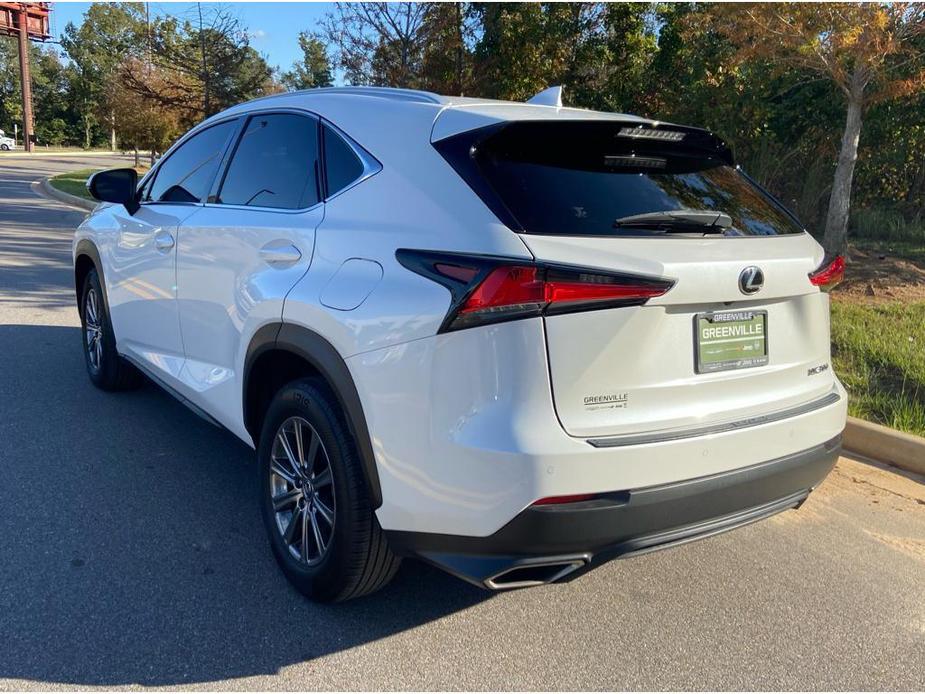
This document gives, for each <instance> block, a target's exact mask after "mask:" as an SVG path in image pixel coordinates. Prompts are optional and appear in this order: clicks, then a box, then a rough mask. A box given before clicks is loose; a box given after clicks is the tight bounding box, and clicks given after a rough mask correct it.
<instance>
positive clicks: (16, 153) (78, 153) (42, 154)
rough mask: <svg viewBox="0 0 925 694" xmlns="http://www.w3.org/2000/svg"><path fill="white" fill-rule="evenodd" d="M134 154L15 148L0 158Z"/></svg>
mask: <svg viewBox="0 0 925 694" xmlns="http://www.w3.org/2000/svg"><path fill="white" fill-rule="evenodd" d="M115 155H118V156H134V155H126V154H124V153H123V152H113V151H108V150H100V151H92V152H83V151H75V152H24V151H23V150H21V149H20V150H15V149H14V150H13V151H12V152H3V153H2V154H0V159H32V158H35V157H39V158H41V157H112V156H115Z"/></svg>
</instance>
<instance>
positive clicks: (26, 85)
mask: <svg viewBox="0 0 925 694" xmlns="http://www.w3.org/2000/svg"><path fill="white" fill-rule="evenodd" d="M50 5H51V3H48V2H0V36H4V35H5V36H16V37H18V38H19V73H20V76H21V77H22V116H23V119H22V120H23V123H22V125H23V128H22V130H23V143H24V144H25V149H26V151H27V152H31V151H32V144H33V143H32V140H33V137H32V126H33V124H32V78H31V75H30V74H29V40H30V39H32V40H34V41H45V40H46V39H50V38H51V30H50V27H49V22H48V15H49V14H50V13H51V7H50Z"/></svg>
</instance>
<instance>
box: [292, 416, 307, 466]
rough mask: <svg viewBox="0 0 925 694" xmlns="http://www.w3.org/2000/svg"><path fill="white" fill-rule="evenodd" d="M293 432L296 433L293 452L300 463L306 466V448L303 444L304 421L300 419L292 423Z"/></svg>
mask: <svg viewBox="0 0 925 694" xmlns="http://www.w3.org/2000/svg"><path fill="white" fill-rule="evenodd" d="M292 433H293V434H294V435H295V450H294V451H292V452H293V453H294V454H295V459H296V460H297V461H298V463H299V465H300V466H302V467H304V466H305V463H306V460H305V448H304V447H303V446H302V423H301V422H300V421H299V420H298V419H297V420H295V421H294V422H293V423H292Z"/></svg>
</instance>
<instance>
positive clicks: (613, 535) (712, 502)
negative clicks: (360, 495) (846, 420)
mask: <svg viewBox="0 0 925 694" xmlns="http://www.w3.org/2000/svg"><path fill="white" fill-rule="evenodd" d="M840 451H841V436H837V437H835V438H833V439H831V440H829V441H827V442H825V443H823V444H820V445H818V446H814V447H812V448H810V449H807V450H804V451H800V452H798V453H795V454H792V455H788V456H784V457H781V458H776V459H774V460H770V461H767V462H763V463H759V464H757V465H750V466H748V467H744V468H740V469H736V470H731V471H728V472H723V473H719V474H714V475H710V476H707V477H699V478H695V479H691V480H685V481H681V482H675V483H671V484H664V485H659V486H653V487H645V488H639V489H629V490H624V491H617V492H613V493H610V494H607V495H606V496H605V497H604V498H599V499H594V500H591V501H583V502H577V503H571V504H562V505H553V506H545V507H543V506H540V507H536V506H534V507H529V508H527V509H525V510H524V511H522V512H521V513H520V514H518V515H517V516H516V517H515V518H513V519H512V520H511V521H510V522H509V523H507V524H506V525H505V526H504V527H502V528H501V529H500V530H498V531H497V532H495V533H494V534H492V535H489V536H486V537H471V536H461V535H446V534H436V533H416V532H400V531H391V532H388V535H389V540H390V543H391V544H392V548H393V550H394V551H396V552H397V553H399V554H402V555H405V556H416V557H419V558H421V559H424V560H425V561H428V562H430V563H432V564H436V565H437V566H439V567H440V568H443V569H445V570H447V571H449V572H450V573H452V574H454V575H456V576H459V577H460V578H463V579H465V580H467V581H470V582H472V583H475V584H477V585H481V586H485V587H488V588H507V587H520V586H524V585H533V584H537V583H546V582H549V581H554V580H559V579H561V578H565V577H566V576H569V577H574V576H575V575H577V574H578V573H580V572H581V571H582V570H588V569H589V568H591V567H593V566H595V565H598V564H600V563H602V562H604V561H607V560H608V559H612V558H614V557H618V556H627V555H632V554H639V553H642V552H646V551H651V550H655V549H660V548H663V547H669V546H673V545H677V544H681V543H684V542H689V541H691V540H695V539H699V538H701V537H708V536H710V535H716V534H718V533H721V532H725V531H727V530H732V529H733V528H737V527H740V526H742V525H746V524H748V523H752V522H754V521H757V520H761V519H762V518H767V517H768V516H772V515H774V514H775V513H779V512H780V511H784V510H787V509H789V508H794V507H797V506H799V505H800V504H802V503H803V501H804V500H805V499H806V497H807V496H809V493H810V492H811V491H812V490H813V489H814V488H815V487H816V486H817V485H818V484H819V483H820V482H821V481H822V480H823V479H825V477H826V475H827V474H828V473H829V471H830V470H831V469H832V467H833V466H834V465H835V462H836V461H837V460H838V455H839V453H840Z"/></svg>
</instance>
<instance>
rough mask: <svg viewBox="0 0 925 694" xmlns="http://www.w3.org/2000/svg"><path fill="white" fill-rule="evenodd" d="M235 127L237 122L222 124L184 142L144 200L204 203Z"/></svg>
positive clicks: (159, 174)
mask: <svg viewBox="0 0 925 694" xmlns="http://www.w3.org/2000/svg"><path fill="white" fill-rule="evenodd" d="M236 127H237V122H236V121H227V122H225V123H219V124H218V125H214V126H212V127H211V128H207V129H205V130H203V131H202V132H200V133H197V134H196V135H194V136H193V137H192V138H190V139H189V140H187V141H186V142H184V143H183V144H182V145H181V146H180V147H179V149H177V150H176V151H175V152H173V154H171V155H170V156H169V157H168V158H167V159H165V160H164V163H162V164H161V165H160V168H158V170H157V173H156V174H155V178H154V183H153V184H152V185H151V186H150V188H149V192H147V194H146V198H145V199H147V200H154V201H157V202H201V201H203V200H205V199H206V196H207V195H208V194H209V188H210V187H211V185H212V179H213V178H215V173H216V172H217V171H218V166H219V164H220V163H221V160H222V154H223V152H224V151H225V144H226V143H227V142H228V138H230V137H231V135H232V134H233V133H234V130H235V128H236Z"/></svg>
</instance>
